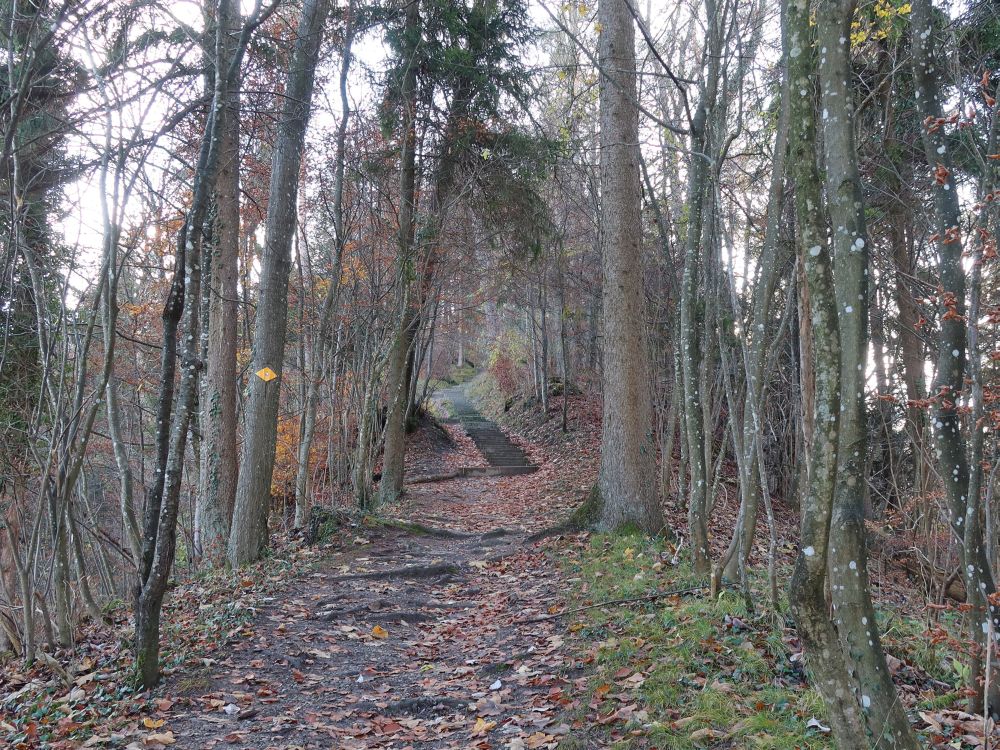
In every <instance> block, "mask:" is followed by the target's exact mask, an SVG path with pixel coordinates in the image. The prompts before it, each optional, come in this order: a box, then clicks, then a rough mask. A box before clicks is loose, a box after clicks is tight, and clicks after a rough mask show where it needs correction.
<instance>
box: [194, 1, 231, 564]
mask: <svg viewBox="0 0 1000 750" xmlns="http://www.w3.org/2000/svg"><path fill="white" fill-rule="evenodd" d="M238 13H239V9H238V8H236V7H233V6H232V4H231V3H228V2H224V3H220V4H219V14H218V17H217V18H216V19H215V23H216V24H218V26H219V28H220V30H221V33H222V35H221V38H222V40H223V45H222V48H221V50H220V52H221V58H220V60H219V61H218V63H217V66H216V70H222V71H225V70H228V68H229V65H230V64H231V62H232V59H233V55H234V54H235V52H236V49H235V44H236V37H235V36H234V27H235V29H237V30H238V28H239V17H238ZM228 105H229V106H228V107H227V108H226V109H225V111H224V112H223V113H222V117H221V118H220V121H219V125H218V127H219V157H218V159H219V163H218V173H217V175H216V178H215V184H214V185H213V189H212V200H213V202H214V204H215V222H214V226H213V227H212V240H213V241H212V244H211V253H212V257H211V259H210V264H211V269H212V271H211V275H210V281H208V280H207V284H208V288H207V289H206V290H205V291H206V292H207V294H206V295H205V296H206V298H207V301H208V310H207V311H205V312H207V314H208V330H207V331H206V332H205V333H206V335H207V357H206V362H205V367H206V371H205V386H204V392H203V394H202V408H201V434H202V443H201V448H202V455H201V460H202V466H201V482H200V483H199V484H200V486H199V492H198V496H197V500H196V505H195V519H196V520H195V549H196V552H197V554H198V555H199V556H200V557H201V558H202V559H203V560H204V561H206V562H208V563H209V564H213V565H214V564H216V563H218V562H220V561H222V560H223V559H224V558H225V552H226V541H227V539H228V537H229V526H230V522H231V520H232V514H233V504H234V502H235V499H236V476H237V472H238V467H237V463H236V451H237V423H236V377H237V374H236V317H237V315H236V313H237V301H238V297H237V295H238V294H239V291H238V288H237V283H236V279H237V273H238V268H237V265H238V257H239V243H240V184H239V183H240V177H239V168H240V134H239V129H240V121H239V112H240V104H239V91H238V88H237V87H234V90H232V91H230V92H229V96H228ZM206 265H208V264H206Z"/></svg>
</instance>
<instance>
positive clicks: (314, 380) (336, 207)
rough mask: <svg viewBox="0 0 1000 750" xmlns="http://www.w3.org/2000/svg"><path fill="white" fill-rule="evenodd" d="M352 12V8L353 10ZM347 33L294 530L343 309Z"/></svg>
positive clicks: (301, 518) (303, 518)
mask: <svg viewBox="0 0 1000 750" xmlns="http://www.w3.org/2000/svg"><path fill="white" fill-rule="evenodd" d="M352 10H353V8H352ZM348 24H349V26H348V29H347V31H346V33H345V38H344V48H343V51H342V53H341V54H342V55H343V61H342V62H341V66H340V108H341V115H340V124H339V125H338V127H337V166H336V174H335V175H334V182H333V229H334V243H335V245H336V249H335V251H334V258H333V269H332V270H331V272H330V287H329V289H328V290H327V293H326V298H325V299H324V300H323V310H322V312H321V313H320V322H319V331H318V332H317V335H316V340H315V341H314V342H313V348H314V353H313V362H312V368H311V371H310V372H309V373H307V378H306V379H307V383H308V385H307V388H306V395H305V404H304V413H303V415H302V432H301V434H300V436H299V450H298V457H297V458H298V468H297V471H296V474H295V527H296V528H299V529H301V528H304V527H305V526H306V525H307V524H308V523H309V476H310V469H309V457H310V454H311V450H312V443H313V436H314V434H315V432H316V410H317V407H318V405H319V387H320V383H321V381H322V380H323V376H324V373H325V372H326V371H327V367H328V355H329V351H328V339H329V337H330V325H331V323H332V321H333V320H334V319H335V318H336V317H337V313H338V311H339V308H340V287H341V284H340V274H341V268H342V267H343V263H344V247H345V246H346V244H347V237H346V233H345V230H344V170H345V166H346V164H347V154H346V148H345V147H346V145H347V124H348V121H349V120H350V115H351V109H350V106H351V105H350V100H349V99H348V97H347V76H348V73H349V72H350V69H351V60H352V54H351V47H352V45H353V43H354V25H353V16H351V17H350V18H349V19H348Z"/></svg>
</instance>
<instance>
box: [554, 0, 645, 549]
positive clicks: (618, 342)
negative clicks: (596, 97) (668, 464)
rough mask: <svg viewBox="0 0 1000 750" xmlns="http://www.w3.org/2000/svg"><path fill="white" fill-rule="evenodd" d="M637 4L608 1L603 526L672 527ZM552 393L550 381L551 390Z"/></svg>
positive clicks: (603, 57) (604, 47) (604, 40)
mask: <svg viewBox="0 0 1000 750" xmlns="http://www.w3.org/2000/svg"><path fill="white" fill-rule="evenodd" d="M627 1H628V0H601V2H600V4H599V9H598V18H599V20H600V23H601V26H602V31H601V34H600V49H599V58H600V65H601V68H600V100H601V101H600V118H601V134H600V154H601V245H602V248H601V249H602V255H603V258H602V267H603V308H604V327H603V339H602V353H603V358H604V369H603V385H604V389H603V391H604V418H603V425H602V432H601V468H600V476H599V479H598V491H599V493H600V500H601V515H600V520H599V521H598V527H599V528H601V529H605V530H611V529H620V528H623V527H625V526H627V525H630V524H634V525H636V526H638V527H640V528H641V529H643V530H645V531H647V532H649V533H658V532H660V531H662V529H663V515H662V512H661V510H660V504H659V498H658V496H657V492H656V445H655V443H654V440H653V404H652V393H651V391H650V366H649V354H648V351H647V347H646V342H645V336H644V325H645V308H644V300H645V294H644V291H643V284H642V217H641V211H640V207H641V200H642V189H641V187H640V171H639V169H640V166H639V111H638V109H637V107H636V76H635V66H636V62H635V29H634V26H633V20H632V14H631V12H630V11H629V8H628V5H627ZM542 387H543V388H544V387H545V384H544V383H543V384H542Z"/></svg>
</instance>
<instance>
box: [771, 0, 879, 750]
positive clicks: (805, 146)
mask: <svg viewBox="0 0 1000 750" xmlns="http://www.w3.org/2000/svg"><path fill="white" fill-rule="evenodd" d="M786 13H787V26H788V35H787V45H788V46H787V59H788V68H787V75H788V77H789V80H790V81H792V86H793V87H794V89H796V90H800V91H801V90H804V91H806V95H800V96H795V97H792V103H791V112H790V117H791V120H790V122H791V129H790V133H789V142H790V149H791V150H790V157H791V159H790V161H791V164H792V174H793V176H794V179H795V203H796V209H797V214H798V220H799V251H800V258H801V261H802V264H803V268H804V272H805V277H806V282H807V284H808V289H809V304H808V308H807V309H806V310H805V311H804V315H806V316H808V317H809V319H810V321H811V324H812V330H813V336H812V354H813V362H814V367H815V371H814V372H815V411H814V420H815V421H814V424H815V427H814V430H815V431H814V434H813V441H812V443H813V444H812V461H811V467H810V475H809V480H808V482H807V485H806V490H805V492H804V493H803V494H802V496H801V503H800V506H801V541H800V544H801V549H800V551H799V555H798V558H797V560H796V564H795V571H794V573H793V575H792V581H791V586H790V588H789V594H788V598H789V603H790V605H791V610H792V615H793V616H794V618H795V623H796V626H797V628H798V632H799V636H800V637H801V638H802V644H803V646H804V648H805V654H806V666H807V667H808V668H809V672H810V681H811V683H812V685H813V686H814V687H815V688H816V690H817V692H819V694H820V695H821V696H822V697H823V701H824V703H826V706H827V710H828V715H829V720H830V726H831V727H832V729H833V735H834V739H835V740H836V742H837V747H839V748H841V749H842V750H857V749H858V748H862V747H867V745H868V742H867V737H866V735H865V729H864V720H863V718H862V716H861V712H860V710H859V708H858V704H857V702H856V700H855V697H854V692H853V685H851V681H850V678H849V676H848V673H847V668H846V664H845V662H844V658H843V653H842V651H841V647H840V642H839V640H838V636H837V631H836V628H835V627H834V625H833V622H832V621H831V620H830V618H829V616H828V613H827V605H826V596H825V588H826V577H827V564H828V557H827V556H828V551H829V535H830V517H831V512H832V509H833V500H834V493H835V490H836V479H837V435H838V429H839V426H840V335H839V330H838V326H837V300H836V298H835V295H834V284H833V269H832V258H831V256H830V252H829V248H828V247H827V244H826V227H825V226H824V222H823V221H822V219H821V216H822V205H823V204H822V185H821V180H820V175H819V170H818V167H817V164H816V154H817V140H816V112H815V85H816V62H817V59H816V58H817V50H816V45H815V36H814V34H813V33H812V32H813V29H812V27H811V25H810V18H809V2H808V0H791V1H790V2H789V3H788V5H787V8H786Z"/></svg>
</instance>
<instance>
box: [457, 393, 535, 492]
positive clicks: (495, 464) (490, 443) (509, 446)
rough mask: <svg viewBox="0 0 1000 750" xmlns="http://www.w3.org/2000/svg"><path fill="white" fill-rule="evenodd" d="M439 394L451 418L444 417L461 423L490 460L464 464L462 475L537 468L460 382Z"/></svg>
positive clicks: (505, 473)
mask: <svg viewBox="0 0 1000 750" xmlns="http://www.w3.org/2000/svg"><path fill="white" fill-rule="evenodd" d="M440 398H441V400H442V401H444V402H446V404H447V405H448V407H449V411H450V413H451V419H449V420H446V421H449V422H454V423H457V424H460V425H462V429H464V430H465V432H466V434H467V435H468V436H469V437H470V438H472V442H474V443H475V444H476V447H477V448H478V449H479V452H480V453H482V454H483V457H484V458H485V459H486V461H487V463H489V467H486V468H481V469H480V468H477V467H467V468H464V469H462V470H461V473H462V475H463V476H477V475H481V476H513V475H515V474H531V473H532V472H534V471H537V470H538V467H537V466H535V465H533V464H532V463H531V462H530V461H529V460H528V457H527V456H525V455H524V451H522V450H521V449H520V448H519V447H518V446H516V445H514V443H512V442H511V441H510V439H509V438H508V437H507V436H506V435H505V434H504V433H503V431H502V430H501V429H500V428H499V427H497V425H496V424H495V423H494V422H493V421H491V420H489V419H487V418H486V417H484V416H483V415H482V414H480V413H479V410H478V409H476V407H475V406H474V405H473V403H472V401H471V400H470V399H469V396H468V394H467V393H466V390H465V387H464V386H461V385H456V386H452V387H451V388H446V389H444V390H443V391H441V394H440Z"/></svg>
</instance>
